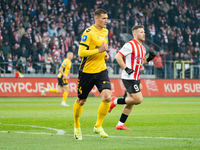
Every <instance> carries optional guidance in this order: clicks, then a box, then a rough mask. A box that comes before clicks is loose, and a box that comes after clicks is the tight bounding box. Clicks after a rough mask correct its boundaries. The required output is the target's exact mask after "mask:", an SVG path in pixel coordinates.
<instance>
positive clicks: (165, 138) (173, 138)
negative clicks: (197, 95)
mask: <svg viewBox="0 0 200 150" xmlns="http://www.w3.org/2000/svg"><path fill="white" fill-rule="evenodd" d="M0 132H4V133H10V131H0ZM11 132H13V133H22V134H46V135H63V134H52V133H46V132H23V131H11ZM64 135H69V136H74V135H73V134H64ZM82 136H89V137H90V136H91V137H97V136H99V135H89V134H83V135H82ZM109 137H112V138H129V139H130V138H131V139H163V140H197V141H200V139H196V138H175V137H145V136H144V137H132V136H112V135H111V136H109Z"/></svg>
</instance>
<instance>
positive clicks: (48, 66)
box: [44, 52, 53, 74]
mask: <svg viewBox="0 0 200 150" xmlns="http://www.w3.org/2000/svg"><path fill="white" fill-rule="evenodd" d="M44 62H45V63H46V73H47V74H49V73H51V66H52V63H53V59H52V56H51V53H50V52H47V53H46V54H45V56H44Z"/></svg>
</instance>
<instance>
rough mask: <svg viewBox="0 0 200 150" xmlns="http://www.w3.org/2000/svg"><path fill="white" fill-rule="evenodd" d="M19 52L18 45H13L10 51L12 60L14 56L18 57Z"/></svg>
mask: <svg viewBox="0 0 200 150" xmlns="http://www.w3.org/2000/svg"><path fill="white" fill-rule="evenodd" d="M19 51H20V49H19V45H18V44H15V45H14V46H13V49H12V56H13V58H14V57H15V56H17V57H18V56H19Z"/></svg>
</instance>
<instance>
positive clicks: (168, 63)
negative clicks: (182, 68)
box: [166, 52, 173, 79]
mask: <svg viewBox="0 0 200 150" xmlns="http://www.w3.org/2000/svg"><path fill="white" fill-rule="evenodd" d="M172 59H173V56H172V53H171V52H167V55H166V70H167V79H171V73H172V71H173V62H172Z"/></svg>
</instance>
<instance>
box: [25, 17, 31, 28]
mask: <svg viewBox="0 0 200 150" xmlns="http://www.w3.org/2000/svg"><path fill="white" fill-rule="evenodd" d="M28 24H30V22H29V17H28V16H25V17H24V23H23V26H24V28H25V29H26V28H27V27H28Z"/></svg>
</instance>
